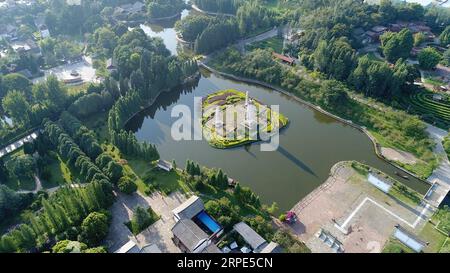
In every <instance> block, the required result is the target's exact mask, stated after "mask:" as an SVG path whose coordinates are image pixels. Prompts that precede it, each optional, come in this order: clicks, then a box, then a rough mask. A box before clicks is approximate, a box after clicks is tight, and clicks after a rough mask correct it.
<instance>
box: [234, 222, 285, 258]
mask: <svg viewBox="0 0 450 273" xmlns="http://www.w3.org/2000/svg"><path fill="white" fill-rule="evenodd" d="M233 230H234V231H235V232H237V233H238V234H239V235H240V236H241V237H242V239H244V241H245V242H246V243H247V244H248V245H249V246H250V248H251V249H249V248H248V247H247V246H243V247H242V248H241V252H243V253H248V252H254V253H281V252H282V249H281V247H280V246H279V245H278V244H277V243H275V242H270V243H268V242H267V241H266V240H265V239H264V238H263V237H261V235H259V234H258V233H257V232H256V231H254V230H253V229H252V228H251V227H250V226H249V225H247V224H246V223H244V222H240V223H237V224H236V225H234V227H233Z"/></svg>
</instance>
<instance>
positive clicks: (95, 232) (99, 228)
mask: <svg viewBox="0 0 450 273" xmlns="http://www.w3.org/2000/svg"><path fill="white" fill-rule="evenodd" d="M108 222H109V221H108V216H106V215H105V214H103V213H100V212H91V213H90V214H89V215H88V216H87V217H86V218H85V219H84V220H83V223H82V224H81V234H80V238H79V240H80V241H81V242H84V243H86V244H87V245H88V246H97V245H99V244H100V243H101V241H102V240H103V239H104V238H105V237H106V235H107V234H108V225H109V223H108Z"/></svg>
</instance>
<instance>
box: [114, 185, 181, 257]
mask: <svg viewBox="0 0 450 273" xmlns="http://www.w3.org/2000/svg"><path fill="white" fill-rule="evenodd" d="M116 195H117V199H116V202H115V203H114V204H113V206H112V207H111V209H110V212H111V214H112V223H111V225H110V230H109V234H108V236H107V238H106V245H107V246H108V250H109V251H110V252H114V251H116V250H117V249H119V248H120V247H121V246H122V245H124V244H125V243H127V242H128V241H129V240H130V239H131V240H133V241H135V242H136V243H137V245H138V246H139V247H141V248H142V247H144V246H146V245H152V244H155V245H156V246H157V247H158V248H159V250H161V252H163V253H177V252H180V250H179V249H178V247H177V246H175V244H174V243H173V242H172V239H171V238H172V233H171V228H172V227H173V225H174V224H175V221H174V219H173V215H172V210H173V209H174V208H176V207H178V206H179V205H180V204H182V203H183V202H184V201H185V200H186V196H184V195H183V194H182V193H180V192H175V193H172V194H170V195H169V196H163V195H162V194H160V193H154V194H152V195H151V196H144V195H142V194H140V193H138V192H136V193H134V194H132V195H126V194H122V193H116ZM138 205H139V206H142V207H144V208H148V207H151V208H152V209H153V211H155V212H156V213H157V214H158V215H159V216H160V219H159V220H158V221H156V222H155V223H154V224H153V225H151V226H150V227H148V228H147V229H145V230H144V231H142V232H141V233H140V234H138V235H137V236H134V235H133V234H132V233H131V231H130V230H129V229H128V227H127V226H125V224H124V223H126V222H128V221H130V219H131V218H132V216H133V210H134V208H135V207H136V206H138Z"/></svg>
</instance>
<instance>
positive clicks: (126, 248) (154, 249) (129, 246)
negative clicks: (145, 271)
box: [114, 240, 162, 253]
mask: <svg viewBox="0 0 450 273" xmlns="http://www.w3.org/2000/svg"><path fill="white" fill-rule="evenodd" d="M114 253H162V251H161V250H160V249H159V247H158V246H157V245H156V244H150V245H146V246H144V247H142V248H140V247H139V246H138V245H137V244H136V243H135V242H134V241H132V240H129V241H128V242H127V243H125V244H124V245H123V246H121V247H120V248H119V249H118V250H116V251H114Z"/></svg>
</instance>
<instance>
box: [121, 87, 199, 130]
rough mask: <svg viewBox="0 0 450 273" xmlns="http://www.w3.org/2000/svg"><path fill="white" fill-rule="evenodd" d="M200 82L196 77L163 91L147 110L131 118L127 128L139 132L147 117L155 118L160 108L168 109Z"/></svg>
mask: <svg viewBox="0 0 450 273" xmlns="http://www.w3.org/2000/svg"><path fill="white" fill-rule="evenodd" d="M198 82H199V79H196V80H195V81H192V82H190V83H187V84H185V85H183V86H180V87H178V88H174V89H172V90H171V91H169V92H163V93H161V94H159V96H158V98H156V101H155V102H154V103H153V104H152V105H151V106H150V107H148V108H146V109H145V110H143V111H141V112H140V113H138V114H137V115H135V116H134V117H133V118H132V119H130V121H129V122H128V123H127V124H126V126H125V129H126V130H129V131H133V132H137V131H138V130H139V129H140V128H141V126H142V124H143V123H144V120H145V119H147V118H150V119H154V118H155V115H156V113H157V112H158V111H159V110H163V111H166V110H167V108H169V107H170V106H172V105H174V104H175V103H176V102H178V101H179V100H180V97H181V95H185V94H189V93H192V92H193V91H194V89H195V88H197V86H198Z"/></svg>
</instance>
